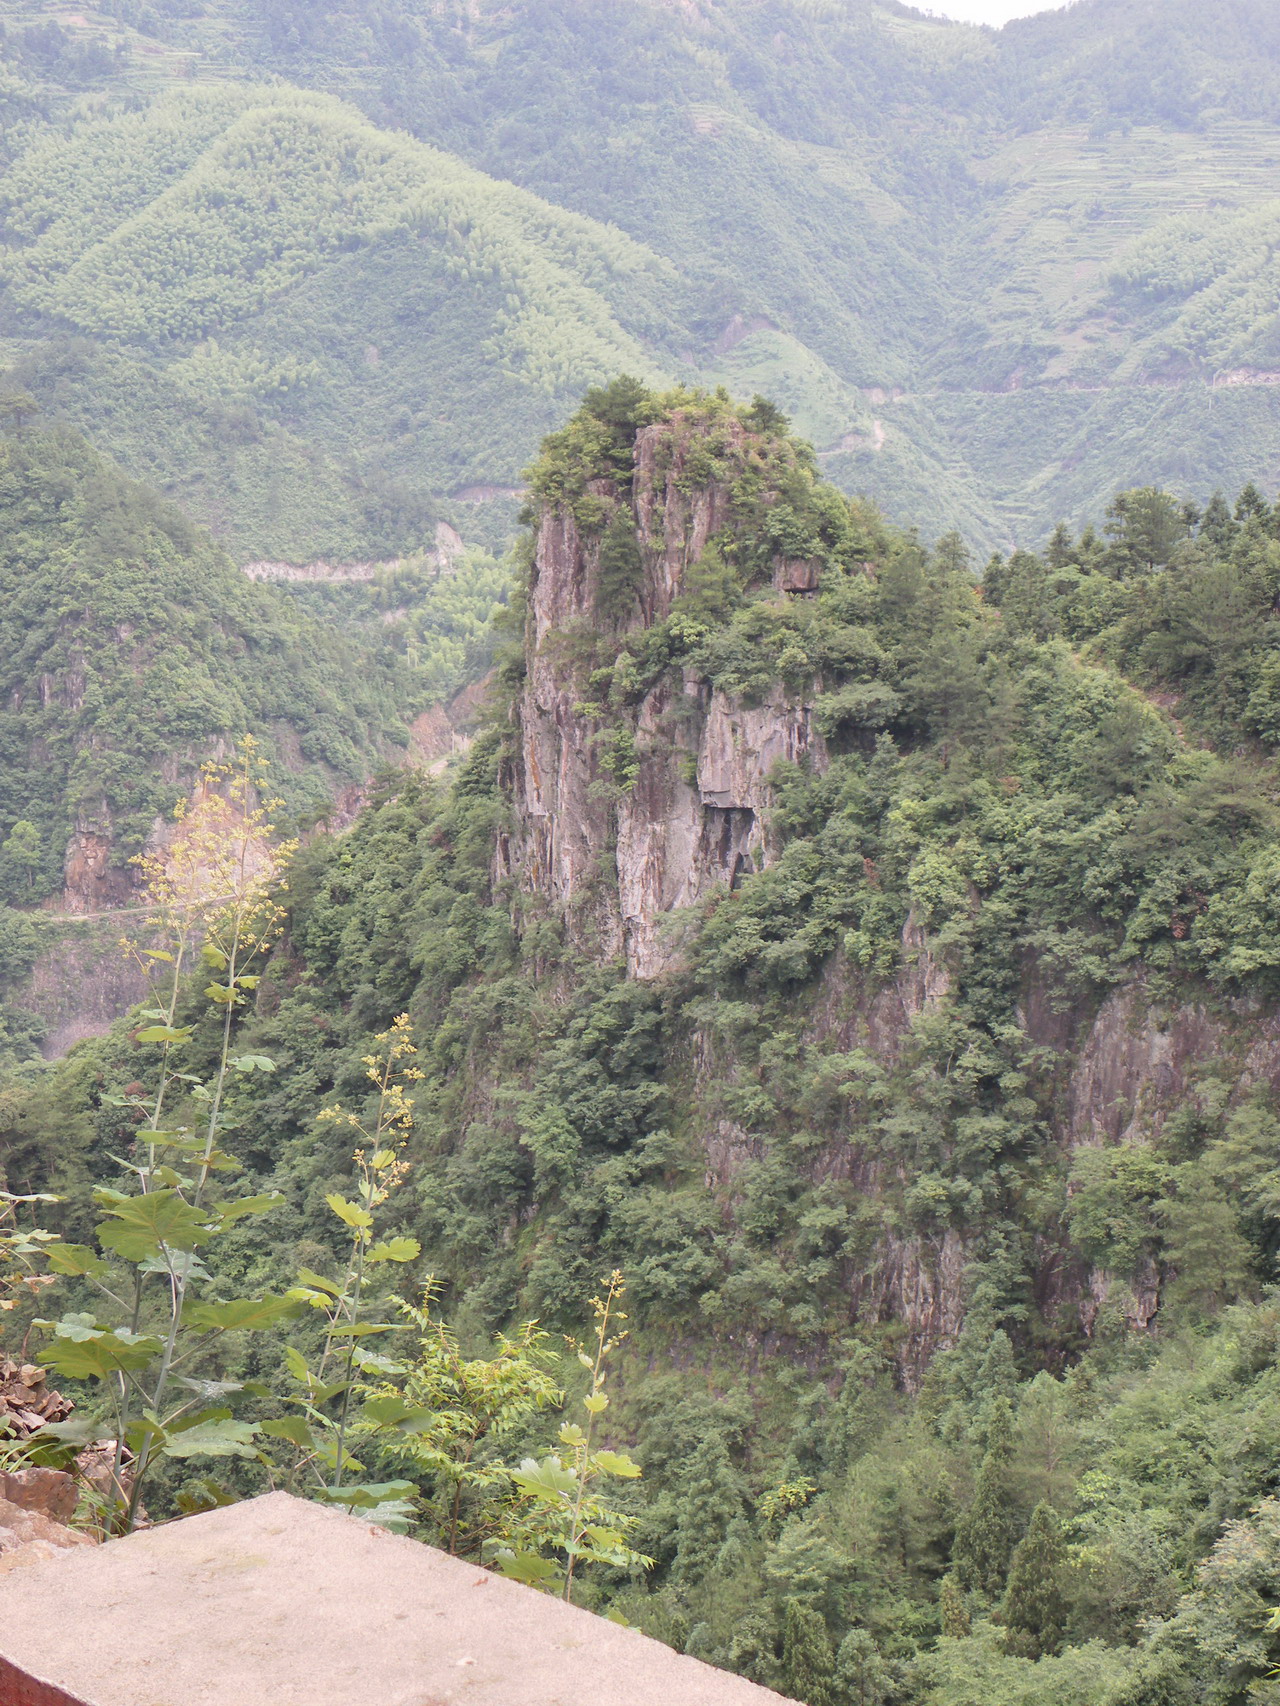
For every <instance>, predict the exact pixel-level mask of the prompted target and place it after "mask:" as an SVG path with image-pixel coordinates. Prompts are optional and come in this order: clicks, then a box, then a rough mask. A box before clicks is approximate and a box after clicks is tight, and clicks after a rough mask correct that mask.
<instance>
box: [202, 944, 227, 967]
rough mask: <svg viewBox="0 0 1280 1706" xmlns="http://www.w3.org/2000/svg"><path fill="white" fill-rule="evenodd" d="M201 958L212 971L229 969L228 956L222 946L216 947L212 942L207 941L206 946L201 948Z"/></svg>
mask: <svg viewBox="0 0 1280 1706" xmlns="http://www.w3.org/2000/svg"><path fill="white" fill-rule="evenodd" d="M200 958H201V959H202V960H203V961H204V963H205V964H206V965H207V966H208V967H209V969H210V971H226V969H227V964H228V961H227V956H226V955H225V954H224V953H223V951H222V949H221V948H215V947H214V945H213V943H212V942H206V943H205V945H204V947H203V948H201V950H200Z"/></svg>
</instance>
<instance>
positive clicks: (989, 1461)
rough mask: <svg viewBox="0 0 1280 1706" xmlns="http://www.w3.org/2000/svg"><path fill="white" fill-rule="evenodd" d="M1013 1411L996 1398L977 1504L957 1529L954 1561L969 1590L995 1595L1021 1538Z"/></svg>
mask: <svg viewBox="0 0 1280 1706" xmlns="http://www.w3.org/2000/svg"><path fill="white" fill-rule="evenodd" d="M1012 1460H1013V1412H1012V1411H1011V1410H1010V1408H1009V1400H1008V1399H1007V1398H1004V1397H1000V1398H997V1399H996V1401H995V1403H994V1404H993V1405H992V1406H991V1416H990V1420H989V1422H988V1427H987V1453H986V1456H985V1457H984V1458H983V1460H982V1468H981V1469H980V1470H979V1472H978V1485H977V1487H976V1488H975V1490H974V1495H973V1503H972V1504H971V1505H970V1506H969V1508H968V1510H967V1511H966V1512H965V1513H964V1515H963V1516H962V1517H961V1518H960V1521H959V1522H958V1523H957V1524H956V1538H955V1545H954V1547H953V1548H952V1554H951V1557H952V1562H953V1564H954V1565H955V1570H956V1574H957V1575H958V1576H959V1578H960V1580H961V1582H962V1583H963V1584H964V1586H965V1587H967V1588H977V1589H980V1590H981V1591H982V1592H983V1593H986V1594H990V1595H992V1596H994V1595H996V1594H998V1593H999V1592H1000V1589H1001V1587H1002V1586H1003V1583H1004V1577H1005V1571H1006V1570H1007V1569H1008V1566H1009V1555H1010V1553H1011V1552H1012V1551H1013V1548H1014V1543H1015V1542H1016V1540H1017V1538H1018V1527H1019V1524H1018V1511H1017V1505H1016V1503H1015V1501H1014V1495H1013V1487H1012V1475H1011V1473H1010V1469H1011V1464H1012Z"/></svg>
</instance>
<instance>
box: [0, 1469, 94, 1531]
mask: <svg viewBox="0 0 1280 1706" xmlns="http://www.w3.org/2000/svg"><path fill="white" fill-rule="evenodd" d="M79 1496H80V1491H79V1488H78V1487H77V1486H76V1483H75V1477H74V1476H73V1475H67V1474H65V1473H64V1472H63V1471H62V1470H61V1469H10V1470H9V1471H8V1472H7V1473H6V1472H5V1471H3V1470H0V1500H4V1501H5V1502H6V1503H7V1504H11V1505H19V1506H21V1508H22V1509H23V1510H24V1511H35V1512H36V1513H37V1514H38V1515H40V1516H47V1517H49V1518H50V1519H51V1520H52V1521H53V1522H70V1521H71V1518H72V1517H73V1516H74V1515H75V1514H76V1501H77V1500H78V1498H79Z"/></svg>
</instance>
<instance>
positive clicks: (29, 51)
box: [0, 0, 1280, 561]
mask: <svg viewBox="0 0 1280 1706" xmlns="http://www.w3.org/2000/svg"><path fill="white" fill-rule="evenodd" d="M0 15H4V16H7V17H8V18H9V19H10V20H11V22H10V23H9V24H8V34H7V36H6V48H5V51H6V52H7V54H8V56H9V60H10V64H11V68H12V74H11V78H10V92H9V95H8V97H7V98H8V100H9V102H10V105H11V108H12V110H13V113H14V117H15V121H16V122H15V123H14V124H13V125H11V126H10V127H9V131H8V136H7V143H8V152H9V156H10V166H9V170H8V172H7V174H6V175H5V177H4V178H3V179H0V199H3V202H4V205H5V207H6V209H7V212H6V229H7V233H8V253H7V254H6V255H5V256H4V266H3V276H4V283H5V287H6V288H5V294H4V299H3V310H4V316H5V321H6V326H5V329H6V331H7V333H8V338H9V342H8V350H9V354H10V358H11V359H13V360H16V361H17V362H18V364H19V366H20V369H21V376H22V383H23V384H24V385H26V386H27V387H28V388H29V389H31V390H33V391H34V392H35V394H36V395H37V396H38V397H39V398H40V400H41V401H42V402H43V403H45V405H46V406H47V407H53V408H55V409H56V410H58V411H59V412H61V413H64V414H66V415H68V416H69V417H70V418H72V419H73V420H75V421H76V422H77V423H78V424H80V425H81V426H83V427H85V428H86V429H87V430H89V431H90V432H91V433H95V434H97V433H101V434H107V435H109V436H110V439H111V442H112V447H113V449H114V451H115V453H116V454H117V455H118V456H120V457H121V458H122V459H123V460H124V462H125V464H126V466H127V468H128V470H129V471H130V472H132V473H133V474H135V475H136V476H139V477H145V478H148V479H150V480H152V481H155V482H157V483H159V484H160V485H161V486H162V487H163V488H164V489H165V490H167V491H169V492H170V493H172V494H173V495H178V496H180V497H182V498H183V499H184V501H186V502H187V503H188V504H189V505H191V506H193V509H194V512H195V513H197V514H199V515H200V516H201V517H202V518H204V519H205V520H206V521H208V522H210V523H211V524H212V525H213V526H214V527H215V529H216V530H217V531H218V532H219V533H220V534H221V535H222V536H223V537H224V538H225V539H226V540H227V542H228V543H229V545H230V546H231V548H232V549H233V551H235V552H236V553H238V554H239V555H240V556H241V557H242V558H243V557H267V558H277V559H281V558H282V559H285V560H288V561H302V560H305V559H308V558H311V557H316V556H328V557H331V558H332V557H351V556H355V557H374V558H377V557H388V556H393V555H395V554H397V553H399V552H402V551H404V550H406V549H413V548H415V547H416V546H419V545H421V544H423V543H424V542H425V541H426V540H427V538H428V536H429V532H430V528H431V525H432V524H433V522H434V519H435V518H436V516H437V515H438V514H439V515H443V516H445V517H446V518H447V519H450V520H452V521H453V523H454V524H455V525H457V526H459V527H461V528H462V530H463V532H464V534H466V535H468V536H469V537H473V538H476V539H482V540H485V541H487V542H489V543H496V542H497V540H498V539H499V538H501V537H502V536H503V535H504V534H505V532H506V530H507V529H508V527H509V525H510V517H511V513H512V505H511V502H510V493H511V491H512V490H513V489H514V488H516V487H517V486H518V485H519V484H520V480H521V471H522V469H523V467H524V464H525V462H526V461H527V459H528V457H529V455H530V454H531V453H532V450H533V447H534V444H535V443H536V441H537V438H538V436H539V435H540V433H541V432H543V431H545V430H546V429H547V428H548V427H549V426H550V425H551V424H552V423H553V422H554V420H555V419H556V418H558V417H559V416H561V415H562V414H563V413H564V411H565V410H566V409H567V408H568V407H569V406H570V405H571V400H572V398H573V397H575V396H576V395H578V394H580V392H581V389H582V387H583V386H584V385H585V384H588V383H591V382H596V381H599V380H601V379H603V378H604V377H606V376H607V375H609V374H611V373H614V372H616V371H618V370H619V368H620V367H622V368H628V369H630V370H632V371H635V372H638V373H640V374H641V375H642V376H651V377H654V378H659V377H665V378H666V379H676V378H678V379H684V380H690V379H697V380H698V381H699V382H701V383H704V384H709V385H714V384H716V383H720V382H723V383H725V384H726V385H727V386H728V387H729V389H730V390H731V391H732V392H733V393H734V394H737V395H750V394H751V393H752V392H753V391H757V390H759V391H762V392H764V393H766V394H768V395H770V396H772V397H774V398H775V400H777V401H778V402H779V403H780V404H781V405H782V406H783V407H785V408H787V409H789V410H791V412H792V413H793V414H794V416H795V418H796V421H797V426H798V430H800V431H801V432H803V433H804V434H805V435H806V436H807V437H809V438H810V439H811V440H812V441H813V442H814V443H815V445H816V447H817V448H818V450H819V452H820V454H821V456H822V459H823V467H824V470H825V472H826V473H827V474H828V475H829V476H830V477H831V478H833V479H834V480H836V481H837V482H838V483H839V484H841V485H842V486H843V487H844V488H845V489H846V490H851V491H864V492H866V493H868V494H869V495H871V496H873V497H875V498H877V499H878V500H880V501H881V502H882V503H883V504H884V505H885V507H886V508H887V510H888V512H889V513H890V514H891V515H894V516H897V517H899V518H901V519H904V520H905V519H908V518H909V519H910V520H911V521H912V522H913V523H915V524H917V525H920V526H922V527H923V528H924V529H925V531H926V532H927V533H929V534H937V533H938V532H941V531H944V530H945V529H946V528H947V527H948V526H952V525H955V526H959V527H960V528H961V530H962V531H963V532H964V533H965V535H966V537H967V538H968V539H969V540H970V541H971V543H972V544H973V545H974V546H978V547H982V548H984V549H985V548H987V547H989V546H991V545H993V544H1004V543H1005V542H1007V541H1010V540H1016V541H1017V542H1020V543H1023V544H1029V543H1034V542H1035V541H1036V540H1037V539H1039V538H1041V537H1043V536H1044V535H1045V534H1046V533H1047V532H1048V530H1049V529H1050V528H1051V527H1052V526H1053V524H1054V523H1055V522H1056V521H1057V520H1058V519H1059V518H1060V517H1061V516H1063V515H1066V516H1068V517H1069V518H1070V519H1071V520H1072V522H1073V523H1074V524H1076V525H1082V524H1083V523H1084V521H1085V520H1086V519H1087V518H1088V517H1089V516H1090V515H1091V514H1094V513H1096V512H1097V510H1098V509H1099V508H1100V507H1101V505H1102V504H1104V503H1105V502H1106V501H1107V500H1108V499H1109V498H1110V496H1111V495H1113V493H1114V491H1115V490H1116V489H1117V488H1118V487H1119V486H1122V485H1126V484H1131V483H1133V482H1134V481H1139V482H1152V483H1160V482H1164V483H1169V484H1173V485H1175V486H1177V487H1178V488H1179V489H1182V490H1185V492H1186V493H1187V495H1189V496H1192V497H1195V498H1197V499H1198V500H1199V501H1204V500H1205V499H1207V498H1208V496H1209V495H1210V493H1211V492H1212V490H1213V489H1214V487H1215V486H1216V485H1219V484H1224V483H1229V482H1230V481H1232V480H1234V481H1236V482H1237V483H1238V482H1239V481H1240V480H1241V479H1242V478H1251V479H1255V480H1257V481H1259V482H1261V483H1265V482H1266V481H1267V480H1268V479H1271V478H1272V477H1273V476H1274V473H1275V469H1276V465H1277V460H1278V459H1280V445H1278V440H1277V427H1276V399H1275V390H1274V385H1273V383H1272V382H1273V380H1274V379H1275V375H1276V373H1277V372H1278V371H1280V356H1277V353H1276V349H1275V348H1273V345H1275V343H1276V338H1277V333H1276V330H1275V323H1274V318H1275V308H1274V295H1275V291H1274V282H1273V281H1272V279H1271V269H1272V261H1271V259H1270V256H1271V248H1272V243H1271V238H1270V236H1269V232H1270V228H1271V225H1272V224H1274V223H1275V220H1276V218H1277V217H1280V215H1277V213H1276V206H1277V205H1280V204H1277V203H1276V202H1275V194H1274V190H1275V170H1276V164H1277V161H1278V160H1280V117H1278V113H1280V95H1278V94H1277V84H1276V72H1275V55H1276V41H1275V34H1276V22H1275V18H1274V9H1273V8H1272V7H1270V6H1269V5H1268V4H1267V3H1266V0H1222V3H1221V4H1219V5H1217V6H1215V7H1214V8H1213V9H1212V11H1209V10H1207V9H1206V8H1203V7H1199V6H1195V5H1193V4H1191V3H1190V0H1162V3H1160V4H1155V3H1152V0H1081V3H1080V4H1077V5H1075V6H1073V7H1071V8H1070V9H1068V10H1066V11H1064V12H1062V13H1049V14H1044V15H1041V16H1039V17H1035V18H1031V19H1026V20H1023V21H1021V22H1018V23H1015V24H1013V25H1010V26H1009V27H1008V28H1006V29H1005V30H1003V31H1001V32H999V33H998V34H996V33H993V32H990V31H982V30H978V29H974V28H970V27H967V26H959V25H951V24H946V23H942V22H939V21H937V20H930V19H927V18H924V17H922V16H921V15H920V14H918V13H914V12H912V11H910V10H909V9H907V8H905V7H902V6H899V5H897V4H895V3H894V0H883V3H875V4H873V3H871V0H830V3H825V4H822V5H818V6H814V5H812V4H802V3H800V0H769V3H768V4H766V3H764V0H699V3H698V4H696V5H690V6H674V5H665V4H657V3H654V4H648V3H641V0H636V3H630V0H629V3H628V4H626V5H624V6H618V5H614V4H608V5H606V4H602V3H600V0H521V3H519V4H497V3H496V0H494V3H489V0H482V3H478V4H467V5H462V4H458V5H452V4H435V3H432V4H429V3H427V0H390V3H387V4H383V5H379V6H377V7H372V8H371V7H366V6H363V5H354V4H353V5H347V6H330V5H312V4H302V3H296V4H295V3H294V0H273V3H265V0H238V3H232V0H199V3H195V0H156V3H154V4H150V5H145V6H143V5H134V4H131V3H128V0H118V3H117V4H116V5H115V6H114V7H111V8H107V9H106V10H104V11H101V12H93V11H90V12H84V13H78V14H75V16H74V18H72V19H71V20H70V21H68V19H67V17H66V15H65V14H64V13H62V12H61V11H59V10H58V9H56V8H49V9H47V13H42V12H41V11H40V9H39V8H32V7H30V6H23V7H18V6H16V5H12V6H8V7H6V8H4V9H3V13H2V14H0ZM46 16H47V19H48V21H46V22H38V20H39V19H40V18H42V17H46ZM55 19H60V20H61V21H60V22H56V21H54V20H55ZM265 75H270V76H272V77H274V78H276V79H280V80H282V81H275V82H272V83H270V84H269V85H264V83H263V78H264V76H265ZM300 88H301V89H307V90H311V91H323V92H324V93H325V95H326V96H327V97H328V98H327V99H322V98H320V95H319V94H316V93H312V94H309V95H305V96H304V95H302V94H301V93H299V89H300ZM339 102H340V103H341V104H338V103H339ZM48 126H52V128H47V127H48ZM233 279H235V280H237V281H238V282H237V283H236V284H235V285H234V287H233V285H232V280H233ZM179 280H180V281H181V283H180V285H179V284H178V281H179ZM157 292H163V294H164V307H163V309H161V308H160V307H159V306H158V302H157V299H156V293H157ZM504 494H505V496H504ZM460 498H461V499H462V500H463V501H461V502H459V501H458V500H459V499H460Z"/></svg>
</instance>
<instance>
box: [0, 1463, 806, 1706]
mask: <svg viewBox="0 0 1280 1706" xmlns="http://www.w3.org/2000/svg"><path fill="white" fill-rule="evenodd" d="M354 1701H369V1702H376V1706H455V1703H457V1706H769V1703H770V1702H772V1703H773V1706H778V1703H779V1702H780V1701H781V1696H780V1695H777V1694H773V1693H771V1692H770V1690H768V1689H766V1688H758V1687H757V1686H756V1685H755V1684H754V1683H751V1682H746V1681H744V1680H743V1679H742V1678H741V1677H736V1676H730V1675H728V1674H727V1673H726V1672H724V1671H718V1670H714V1669H712V1667H711V1666H710V1665H704V1664H701V1663H699V1662H698V1660H696V1659H689V1658H684V1657H682V1656H681V1655H680V1654H677V1653H673V1652H672V1651H671V1649H670V1648H669V1647H664V1646H663V1645H662V1644H661V1643H660V1642H658V1641H652V1640H649V1639H648V1638H647V1637H646V1636H644V1635H640V1634H637V1633H636V1632H635V1631H634V1630H630V1629H622V1628H619V1626H618V1625H617V1624H615V1623H610V1622H608V1621H607V1620H606V1619H604V1618H600V1617H594V1616H592V1614H591V1613H590V1612H587V1611H580V1610H578V1608H577V1607H576V1606H572V1605H565V1604H563V1603H562V1602H561V1601H559V1600H555V1599H551V1598H549V1597H548V1596H547V1595H545V1594H540V1593H535V1592H534V1591H533V1589H531V1588H525V1587H521V1586H519V1585H518V1584H517V1583H515V1582H508V1581H504V1580H502V1579H501V1578H500V1577H498V1576H493V1575H490V1574H489V1573H488V1571H485V1570H480V1569H477V1568H476V1567H475V1566H474V1565H469V1564H463V1563H460V1562H459V1561H458V1560H457V1559H456V1558H449V1557H447V1556H446V1555H445V1554H444V1553H443V1552H437V1551H436V1550H434V1548H432V1547H430V1546H422V1545H420V1544H419V1543H418V1542H416V1541H413V1540H406V1539H404V1538H402V1537H400V1536H397V1535H392V1534H388V1533H386V1532H385V1531H384V1530H382V1529H379V1528H374V1527H372V1526H371V1525H370V1524H368V1523H365V1522H360V1521H359V1520H358V1519H356V1518H354V1517H350V1516H346V1515H344V1514H343V1513H341V1512H339V1511H335V1510H331V1509H328V1508H326V1507H324V1506H322V1505H314V1504H309V1503H307V1502H306V1501H305V1500H302V1499H295V1498H291V1497H290V1496H289V1495H288V1494H287V1493H270V1494H267V1495H266V1496H265V1497H264V1498H260V1499H250V1500H247V1501H246V1502H245V1503H243V1504H239V1505H231V1506H228V1507H227V1508H226V1509H225V1510H217V1511H209V1512H208V1513H207V1514H205V1515H203V1516H195V1517H188V1518H187V1519H186V1521H184V1522H176V1523H172V1524H170V1525H169V1526H167V1527H164V1528H156V1529H151V1530H149V1531H148V1532H146V1533H143V1534H135V1535H131V1536H130V1537H129V1538H128V1539H127V1540H116V1541H113V1542H112V1543H111V1544H110V1545H107V1546H100V1547H93V1548H91V1549H90V1548H85V1549H84V1550H79V1549H77V1550H75V1551H74V1552H68V1553H67V1554H66V1556H65V1557H61V1558H58V1559H56V1560H53V1561H51V1562H49V1563H44V1564H35V1565H33V1566H31V1568H29V1569H26V1570H20V1571H15V1572H14V1573H13V1574H12V1575H10V1576H8V1577H5V1578H3V1579H0V1706H267V1702H270V1703H271V1706H351V1703H352V1702H354Z"/></svg>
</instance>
